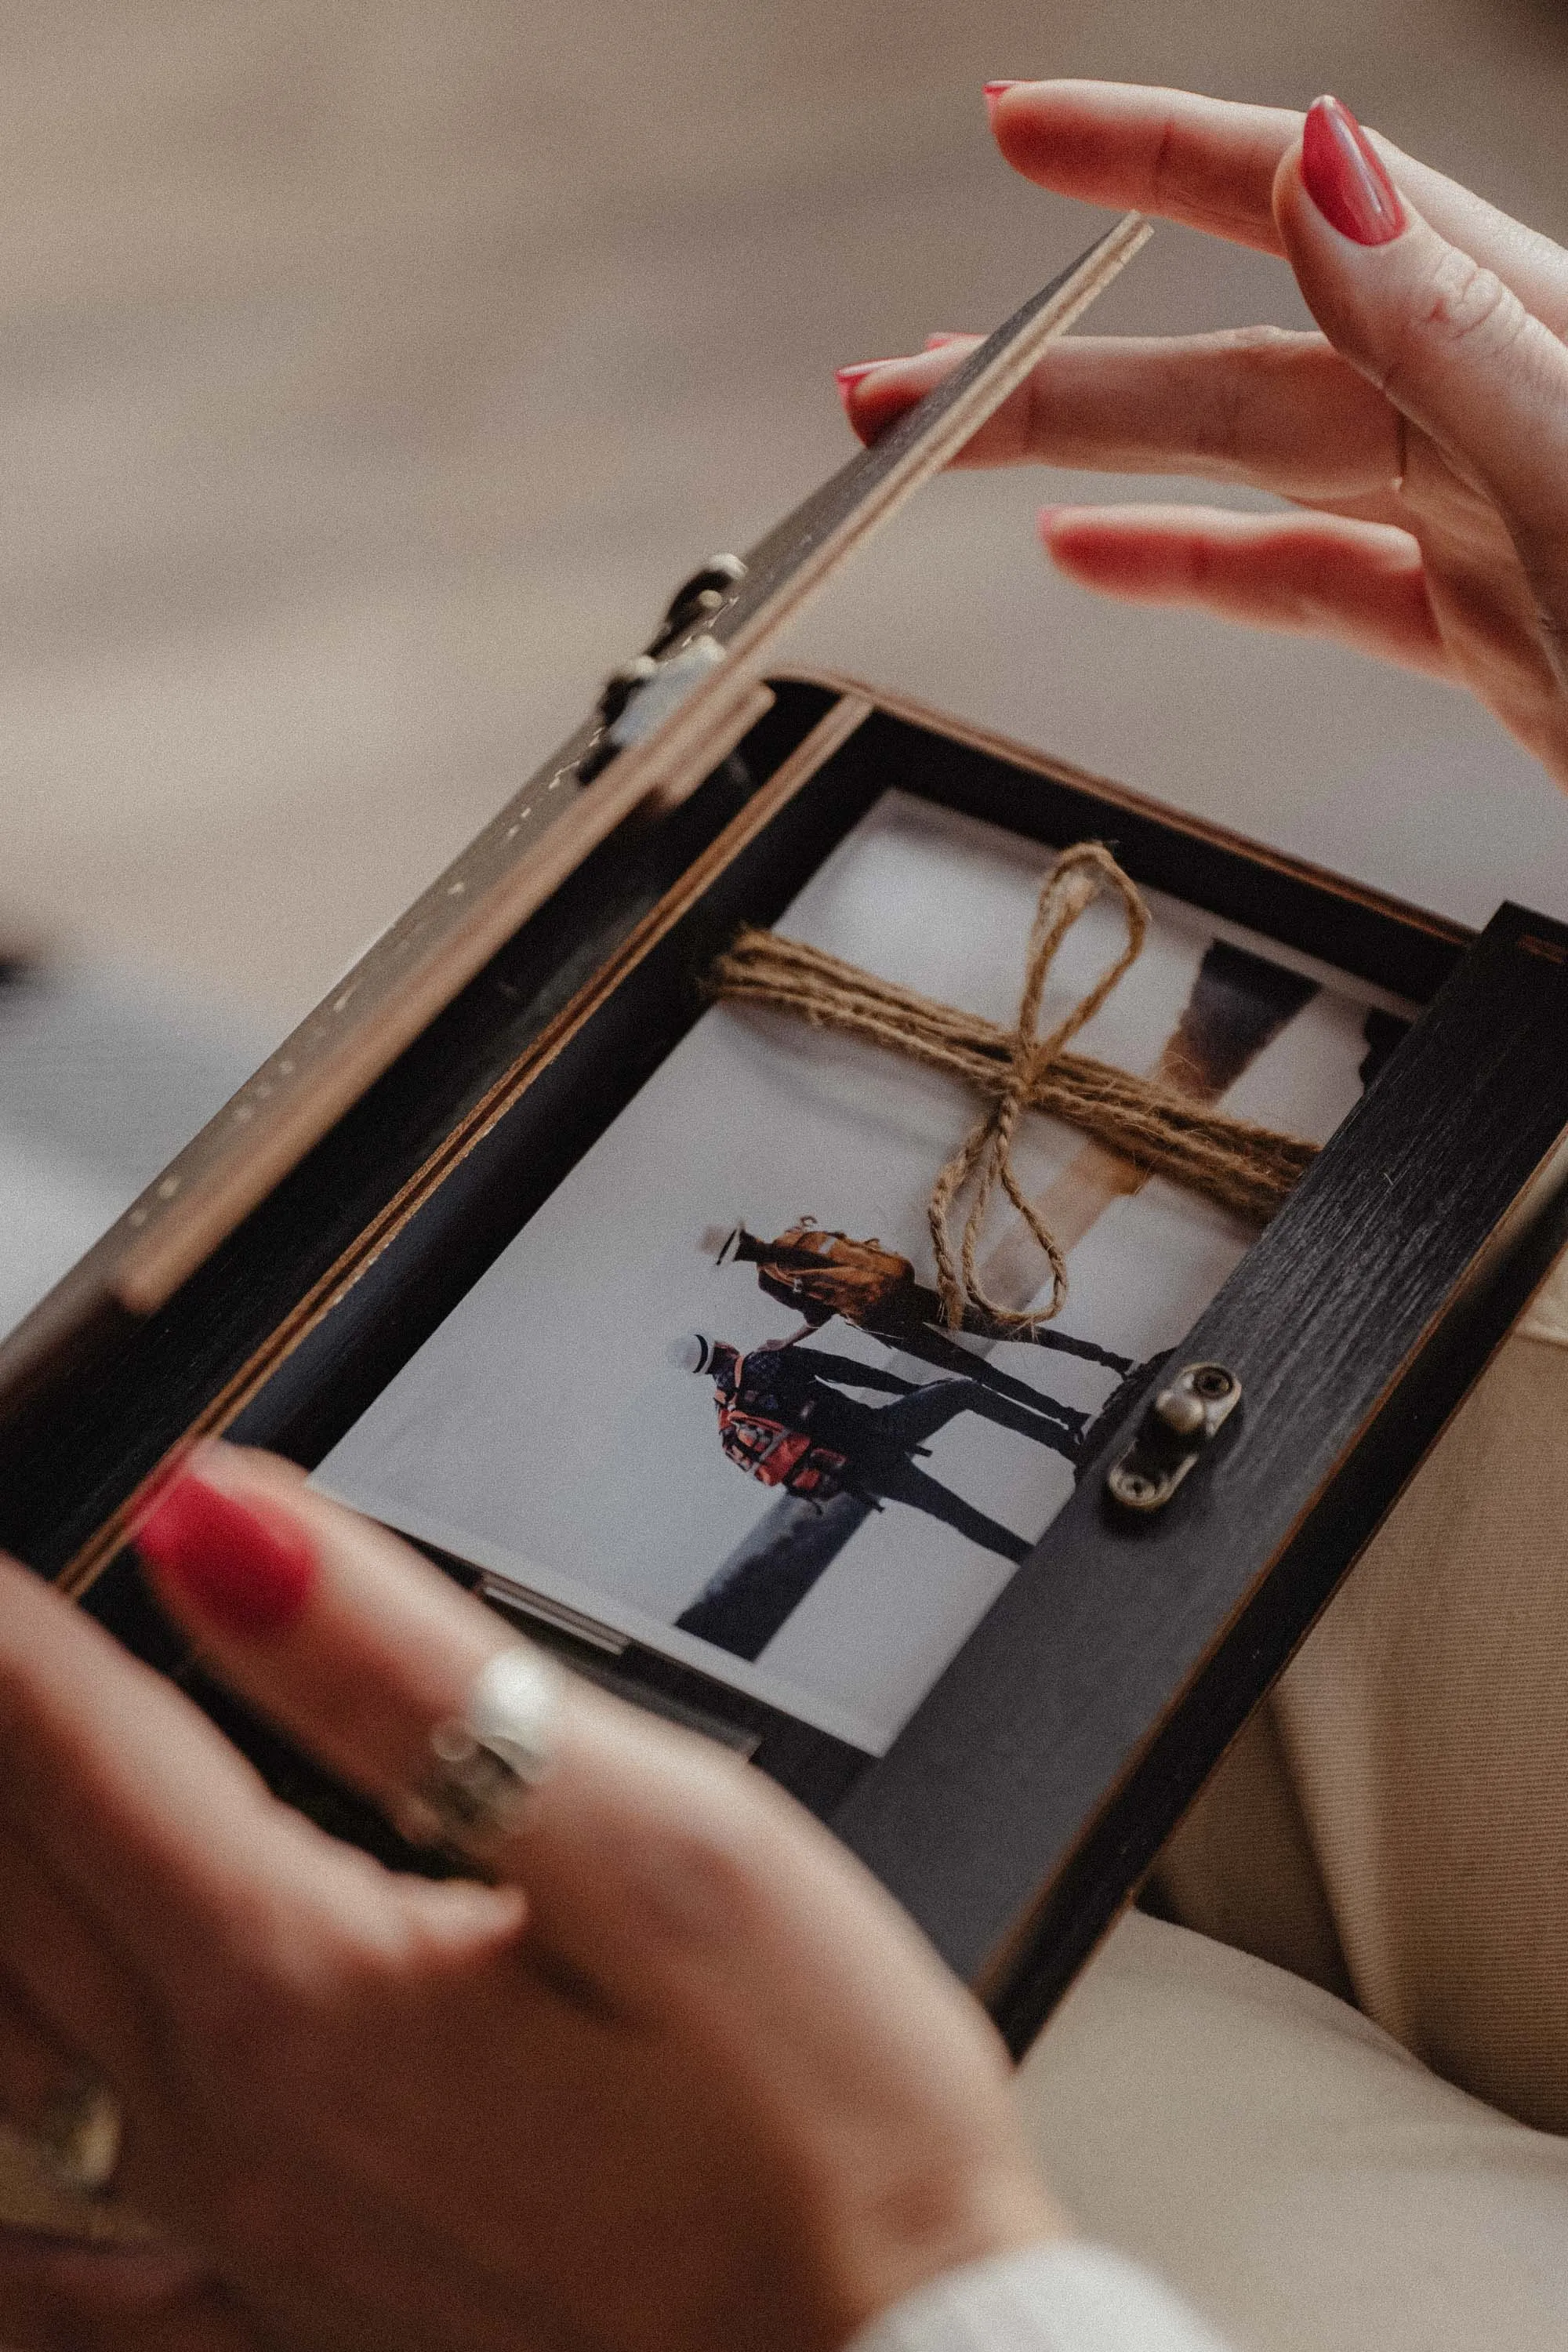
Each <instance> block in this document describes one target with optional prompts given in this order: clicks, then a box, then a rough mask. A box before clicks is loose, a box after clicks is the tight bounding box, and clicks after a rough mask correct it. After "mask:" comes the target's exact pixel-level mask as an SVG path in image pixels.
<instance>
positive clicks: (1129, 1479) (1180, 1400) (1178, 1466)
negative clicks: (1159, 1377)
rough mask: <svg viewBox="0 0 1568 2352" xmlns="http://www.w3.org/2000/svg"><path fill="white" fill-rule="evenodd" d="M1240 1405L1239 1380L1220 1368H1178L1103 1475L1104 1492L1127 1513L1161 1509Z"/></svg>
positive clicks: (1210, 1365)
mask: <svg viewBox="0 0 1568 2352" xmlns="http://www.w3.org/2000/svg"><path fill="white" fill-rule="evenodd" d="M1240 1402H1241V1382H1240V1381H1238V1380H1237V1377H1236V1374H1235V1373H1234V1372H1227V1371H1226V1368H1225V1366H1224V1365H1223V1364H1184V1365H1183V1367H1182V1369H1181V1370H1180V1371H1179V1372H1177V1373H1176V1375H1175V1377H1174V1378H1173V1380H1170V1381H1166V1382H1165V1384H1164V1386H1163V1388H1162V1389H1161V1391H1160V1393H1159V1395H1158V1396H1157V1397H1156V1398H1155V1399H1154V1401H1153V1402H1152V1404H1151V1406H1150V1407H1149V1410H1148V1412H1146V1413H1145V1414H1144V1415H1143V1418H1142V1421H1141V1422H1140V1423H1139V1425H1138V1434H1137V1436H1136V1437H1135V1438H1134V1439H1133V1441H1132V1443H1131V1445H1130V1446H1129V1447H1128V1448H1127V1451H1126V1453H1125V1454H1120V1455H1118V1457H1117V1459H1116V1460H1115V1461H1114V1462H1113V1463H1112V1464H1111V1465H1110V1469H1109V1470H1108V1471H1107V1472H1106V1474H1105V1486H1106V1491H1107V1493H1108V1494H1109V1495H1110V1496H1111V1497H1112V1499H1113V1500H1114V1501H1116V1502H1118V1503H1121V1505H1122V1506H1123V1507H1125V1508H1126V1509H1127V1510H1129V1511H1145V1512H1146V1511H1163V1509H1164V1507H1165V1505H1166V1504H1167V1503H1168V1502H1169V1501H1170V1499H1171V1497H1172V1496H1173V1494H1174V1493H1175V1491H1176V1489H1177V1487H1178V1486H1180V1485H1181V1483H1182V1481H1183V1479H1184V1477H1185V1476H1186V1475H1187V1473H1188V1471H1189V1470H1190V1469H1191V1468H1192V1466H1193V1465H1194V1462H1196V1461H1197V1459H1198V1457H1199V1456H1200V1454H1203V1453H1205V1451H1206V1449H1207V1448H1208V1447H1209V1446H1210V1445H1212V1444H1213V1443H1214V1441H1215V1438H1216V1437H1217V1436H1218V1434H1219V1433H1220V1431H1221V1430H1222V1429H1223V1428H1224V1427H1225V1424H1226V1422H1227V1421H1228V1420H1229V1419H1230V1416H1231V1414H1232V1413H1233V1412H1235V1411H1236V1408H1237V1405H1238V1404H1239V1403H1240Z"/></svg>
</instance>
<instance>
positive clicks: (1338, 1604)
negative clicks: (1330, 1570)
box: [1157, 1261, 1568, 2131]
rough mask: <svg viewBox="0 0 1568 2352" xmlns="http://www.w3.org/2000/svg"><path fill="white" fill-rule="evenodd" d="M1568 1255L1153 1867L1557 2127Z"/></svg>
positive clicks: (1564, 1868)
mask: <svg viewBox="0 0 1568 2352" xmlns="http://www.w3.org/2000/svg"><path fill="white" fill-rule="evenodd" d="M1565 1459H1568V1261H1565V1262H1564V1263H1563V1265H1559V1267H1558V1269H1557V1270H1556V1272H1555V1274H1554V1276H1553V1277H1552V1282H1551V1283H1550V1284H1549V1285H1548V1286H1547V1288H1546V1290H1545V1291H1544V1292H1543V1293H1542V1297H1540V1299H1539V1300H1538V1301H1537V1302H1536V1304H1535V1306H1534V1307H1533V1308H1532V1310H1531V1314H1530V1315H1529V1316H1528V1317H1527V1318H1525V1320H1524V1321H1523V1322H1522V1323H1521V1326H1520V1328H1519V1329H1518V1330H1517V1331H1516V1332H1515V1334H1514V1335H1513V1337H1512V1338H1510V1339H1509V1340H1508V1341H1507V1342H1506V1343H1505V1345H1504V1347H1503V1348H1502V1349H1501V1350H1500V1353H1499V1355H1498V1357H1497V1358H1496V1360H1494V1362H1493V1363H1492V1365H1491V1366H1490V1368H1489V1370H1488V1371H1487V1373H1486V1374H1485V1376H1484V1377H1483V1379H1482V1380H1481V1381H1480V1382H1479V1385H1478V1387H1477V1389H1476V1390H1475V1391H1474V1392H1473V1393H1472V1395H1471V1396H1470V1398H1469V1399H1468V1402H1466V1404H1465V1405H1464V1406H1463V1408H1462V1409H1461V1411H1460V1412H1459V1413H1458V1415H1457V1416H1456V1418H1455V1421H1454V1422H1453V1423H1452V1424H1451V1425H1450V1427H1449V1429H1448V1430H1447V1433H1446V1434H1445V1435H1444V1437H1443V1438H1442V1440H1441V1441H1440V1443H1439V1444H1438V1445H1437V1447H1436V1450H1435V1452H1434V1453H1433V1454H1432V1456H1431V1457H1430V1459H1429V1460H1428V1462H1427V1463H1426V1466H1425V1467H1424V1469H1423V1470H1422V1472H1421V1473H1420V1474H1419V1475H1418V1476H1417V1477H1416V1479H1415V1481H1414V1482H1413V1483H1412V1485H1411V1486H1410V1488H1409V1489H1408V1491H1407V1492H1406V1494H1405V1496H1404V1497H1403V1499H1402V1500H1401V1502H1400V1503H1399V1505H1398V1506H1397V1507H1396V1508H1395V1510H1394V1513H1393V1514H1392V1516H1391V1517H1390V1518H1389V1520H1388V1521H1387V1523H1386V1525H1385V1526H1384V1528H1383V1530H1382V1532H1381V1533H1380V1535H1379V1536H1378V1537H1377V1538H1376V1539H1375V1541H1374V1542H1373V1545H1372V1546H1371V1547H1370V1549H1369V1550H1368V1551H1367V1553H1366V1555H1365V1556H1364V1558H1363V1559H1362V1561H1361V1562H1360V1564H1359V1565H1358V1566H1357V1568H1356V1569H1355V1570H1354V1572H1353V1573H1352V1576H1351V1578H1350V1579H1349V1580H1348V1582H1347V1583H1346V1585H1345V1586H1344V1588H1343V1590H1342V1592H1341V1593H1340V1595H1339V1597H1338V1598H1337V1599H1336V1601H1334V1602H1333V1604H1332V1605H1331V1608H1330V1609H1329V1610H1328V1612H1326V1614H1325V1616H1324V1617H1323V1619H1322V1621H1321V1623H1320V1624H1319V1626H1318V1627H1317V1629H1316V1630H1315V1631H1314V1632H1313V1633H1312V1634H1311V1636H1310V1639H1309V1640H1308V1642H1307V1643H1306V1644H1305V1646H1304V1647H1303V1649H1302V1650H1301V1652H1300V1655H1299V1656H1298V1657H1297V1659H1296V1660H1295V1662H1294V1664H1292V1665H1291V1666H1290V1668H1289V1672H1288V1673H1287V1674H1286V1675H1284V1677H1283V1678H1282V1680H1281V1682H1280V1683H1279V1686H1278V1688H1277V1689H1276V1691H1275V1693H1274V1696H1273V1697H1272V1698H1271V1700H1270V1701H1269V1703H1268V1707H1267V1708H1266V1709H1265V1710H1264V1711H1263V1713H1262V1714H1261V1715H1260V1716H1259V1717H1258V1718H1257V1719H1256V1720H1255V1722H1254V1724H1253V1726H1252V1727H1249V1730H1248V1732H1247V1735H1246V1736H1245V1738H1243V1740H1242V1741H1240V1742H1238V1744H1237V1748H1236V1750H1235V1751H1234V1752H1233V1755H1232V1757H1231V1758H1230V1759H1228V1761H1227V1763H1226V1767H1225V1768H1224V1769H1223V1770H1222V1771H1221V1773H1220V1774H1219V1775H1218V1776H1217V1777H1216V1780H1215V1782H1214V1783H1213V1784H1212V1786H1211V1789H1210V1790H1209V1791H1207V1792H1205V1797H1204V1799H1203V1800H1202V1801H1200V1803H1199V1805H1198V1807H1197V1808H1196V1809H1195V1811H1194V1814H1193V1816H1192V1817H1191V1819H1190V1821H1189V1822H1187V1823H1186V1824H1184V1827H1183V1829H1182V1830H1181V1831H1179V1832H1178V1833H1177V1835H1176V1837H1175V1838H1174V1839H1173V1841H1172V1843H1171V1845H1170V1846H1169V1848H1168V1849H1167V1851H1166V1853H1165V1855H1164V1856H1163V1860H1162V1864H1161V1868H1160V1872H1159V1874H1158V1880H1157V1884H1158V1887H1159V1889H1160V1892H1161V1894H1162V1895H1163V1901H1164V1904H1165V1906H1167V1907H1168V1908H1169V1909H1170V1910H1172V1911H1173V1913H1174V1915H1175V1916H1177V1917H1178V1918H1180V1919H1183V1920H1184V1921H1185V1922H1186V1923H1187V1924H1189V1925H1190V1926H1193V1927H1201V1928H1203V1929H1205V1931H1206V1932H1208V1933H1210V1934H1212V1935H1215V1936H1216V1937H1220V1938H1222V1939H1223V1940H1226V1941H1228V1942H1232V1943H1236V1944H1237V1945H1239V1946H1241V1947H1242V1948H1245V1949H1247V1950H1249V1951H1253V1952H1256V1953H1258V1954H1261V1955H1263V1956H1264V1957H1266V1958H1270V1959H1274V1960H1277V1961H1279V1962H1281V1963H1283V1964H1284V1965H1286V1966H1288V1967H1290V1968H1293V1969H1298V1970H1299V1971H1300V1973H1301V1974H1303V1975H1306V1976H1309V1977H1311V1978H1312V1979H1315V1980H1316V1981H1317V1982H1319V1983H1320V1984H1325V1985H1328V1986H1331V1987H1332V1988H1334V1989H1336V1990H1340V1989H1346V1988H1348V1989H1350V1990H1353V1994H1354V1997H1355V1999H1356V2000H1357V2001H1358V2002H1359V2004H1360V2005H1361V2007H1362V2008H1363V2010H1364V2011H1366V2013H1367V2014H1368V2016H1369V2017H1371V2018H1373V2019H1375V2021H1377V2022H1378V2023H1379V2024H1380V2025H1383V2026H1384V2027H1386V2028H1387V2030H1388V2031H1389V2032H1390V2033H1392V2034H1394V2036H1395V2037H1396V2038H1397V2039H1398V2040H1399V2041H1400V2042H1403V2043H1405V2046H1406V2048H1408V2049H1409V2050H1411V2051H1413V2052H1414V2053H1415V2054H1416V2055H1417V2056H1419V2057H1420V2058H1422V2059H1423V2060H1425V2061H1426V2063H1427V2064H1428V2065H1430V2066H1431V2067H1433V2068H1434V2069H1436V2072H1437V2073H1439V2074H1444V2075H1446V2076H1447V2078H1448V2079H1449V2080H1450V2081H1452V2082H1454V2083H1457V2084H1460V2085H1462V2086H1463V2087H1464V2088H1465V2089H1467V2090H1469V2091H1473V2092H1475V2093H1476V2094H1477V2095H1479V2096H1480V2097H1483V2098H1486V2099H1489V2100H1490V2101H1492V2102H1493V2103H1494V2104H1495V2105H1498V2106H1500V2107H1501V2108H1503V2109H1505V2110H1506V2111H1507V2112H1508V2113H1509V2114H1510V2115H1512V2116H1518V2117H1520V2118H1521V2119H1522V2120H1523V2121H1525V2122H1528V2123H1531V2124H1536V2125H1539V2126H1543V2127H1545V2128H1547V2129H1551V2130H1555V2131H1564V2130H1568V1482H1565V1481H1564V1478H1563V1463H1564V1460H1565Z"/></svg>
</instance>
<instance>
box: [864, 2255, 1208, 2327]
mask: <svg viewBox="0 0 1568 2352" xmlns="http://www.w3.org/2000/svg"><path fill="white" fill-rule="evenodd" d="M846 2352H1226V2347H1224V2346H1223V2345H1222V2344H1221V2342H1220V2340H1219V2338H1218V2336H1215V2335H1213V2334H1211V2332H1210V2330H1209V2329H1208V2328H1207V2327H1205V2326H1204V2324H1203V2322H1202V2321H1201V2320H1200V2319H1198V2318H1196V2317H1194V2315H1193V2313H1192V2312H1190V2311H1189V2310H1188V2309H1187V2308H1186V2306H1185V2305H1184V2304H1182V2303H1178V2302H1177V2300H1176V2298H1175V2296H1174V2295H1173V2294H1171V2292H1170V2290H1169V2289H1168V2288H1167V2287H1163V2286H1162V2285H1161V2284H1159V2282H1158V2281H1157V2280H1156V2279H1152V2278H1151V2277H1150V2275H1149V2273H1147V2271H1142V2270H1140V2269H1138V2267H1137V2266H1136V2264H1135V2263H1130V2262H1126V2261H1124V2260H1123V2259H1122V2257H1121V2255H1120V2254H1112V2253H1109V2252H1106V2250H1105V2248H1104V2247H1102V2246H1086V2245H1083V2244H1080V2243H1079V2242H1077V2241H1076V2240H1074V2239H1070V2238H1061V2239H1056V2240H1053V2241H1052V2242H1050V2243H1049V2244H1047V2245H1043V2246H1026V2247H1024V2248H1023V2249H1021V2251H1020V2252H1016V2253H1012V2254H998V2255H994V2256H992V2258H991V2259H990V2260H989V2261H986V2262H983V2263H969V2264H966V2265H965V2266H964V2268H963V2269H962V2270H956V2271H949V2272H948V2273H946V2274H945V2276H943V2277H942V2278H939V2279H933V2280H932V2281H931V2284H930V2285H929V2286H923V2287H920V2288H917V2290H916V2292H915V2293H914V2294H911V2295H907V2296H906V2297H905V2298H904V2300H903V2302H902V2303H899V2304H895V2305H893V2307H892V2309H891V2310H890V2311H884V2312H883V2313H882V2314H881V2315H879V2317H878V2318H876V2319H874V2320H873V2321H872V2322H871V2324H870V2326H868V2327H863V2328H862V2329H861V2330H860V2332H859V2334H858V2336H856V2337H855V2339H854V2342H853V2343H852V2344H850V2345H848V2346H847V2347H846Z"/></svg>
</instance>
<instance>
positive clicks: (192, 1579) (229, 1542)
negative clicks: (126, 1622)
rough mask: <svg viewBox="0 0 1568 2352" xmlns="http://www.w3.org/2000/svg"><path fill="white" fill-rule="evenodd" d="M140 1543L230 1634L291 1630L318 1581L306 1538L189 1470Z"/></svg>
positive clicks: (166, 1577) (184, 1594)
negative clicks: (209, 1484)
mask: <svg viewBox="0 0 1568 2352" xmlns="http://www.w3.org/2000/svg"><path fill="white" fill-rule="evenodd" d="M136 1549H137V1550H138V1551H139V1552H141V1554H142V1558H143V1559H146V1560H148V1561H149V1562H150V1563H151V1564H152V1566H153V1568H154V1569H156V1570H157V1572H158V1574H159V1576H160V1577H161V1578H162V1579H163V1581H164V1582H165V1583H166V1584H168V1585H170V1586H172V1587H173V1589H174V1591H175V1593H176V1594H177V1595H178V1596H179V1598H180V1599H181V1600H183V1601H188V1602H189V1603H190V1605H191V1607H192V1608H194V1609H195V1610H196V1611H198V1612H200V1613H201V1614H202V1615H204V1616H206V1617H210V1618H211V1619H212V1620H213V1622H215V1624H217V1625H221V1626H222V1628H223V1629H224V1631H225V1632H226V1633H237V1634H238V1635H239V1636H240V1637H241V1638H242V1639H244V1640H247V1641H254V1640H256V1639H258V1637H262V1636H265V1635H267V1634H268V1633H285V1632H287V1630H288V1628H289V1626H290V1625H292V1624H293V1623H294V1622H296V1620H297V1619H298V1618H299V1617H300V1614H301V1613H302V1612H303V1610H304V1607H305V1603H306V1602H307V1601H308V1600H309V1599H310V1589H311V1587H312V1586H313V1584H314V1583H315V1580H316V1563H315V1559H314V1558H313V1557H312V1555H311V1552H310V1546H309V1545H308V1544H307V1543H306V1541H305V1539H304V1538H303V1537H302V1536H301V1535H300V1534H298V1533H297V1532H296V1530H295V1529H294V1528H291V1527H289V1525H288V1524H287V1523H286V1522H285V1521H284V1519H283V1518H282V1516H281V1514H279V1516H278V1517H273V1516H272V1515H270V1514H268V1516H267V1517H263V1515H262V1513H261V1512H260V1511H258V1509H256V1508H255V1507H253V1506H252V1505H251V1504H249V1503H242V1502H239V1501H237V1499H236V1497H235V1496H232V1495H226V1494H224V1493H223V1492H222V1490H221V1488H219V1487H216V1486H208V1484H207V1483H206V1481H205V1479H204V1478H201V1477H198V1476H197V1475H196V1473H195V1471H194V1470H186V1471H184V1472H182V1473H181V1475H180V1476H179V1477H177V1478H176V1479H175V1480H174V1484H173V1486H169V1487H167V1488H166V1489H165V1490H164V1492H163V1494H162V1495H161V1496H159V1498H158V1501H157V1502H156V1503H155V1504H154V1506H153V1509H152V1510H151V1511H150V1512H149V1513H148V1515H147V1517H146V1518H144V1519H143V1520H142V1525H141V1527H140V1528H138V1529H137V1531H136Z"/></svg>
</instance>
